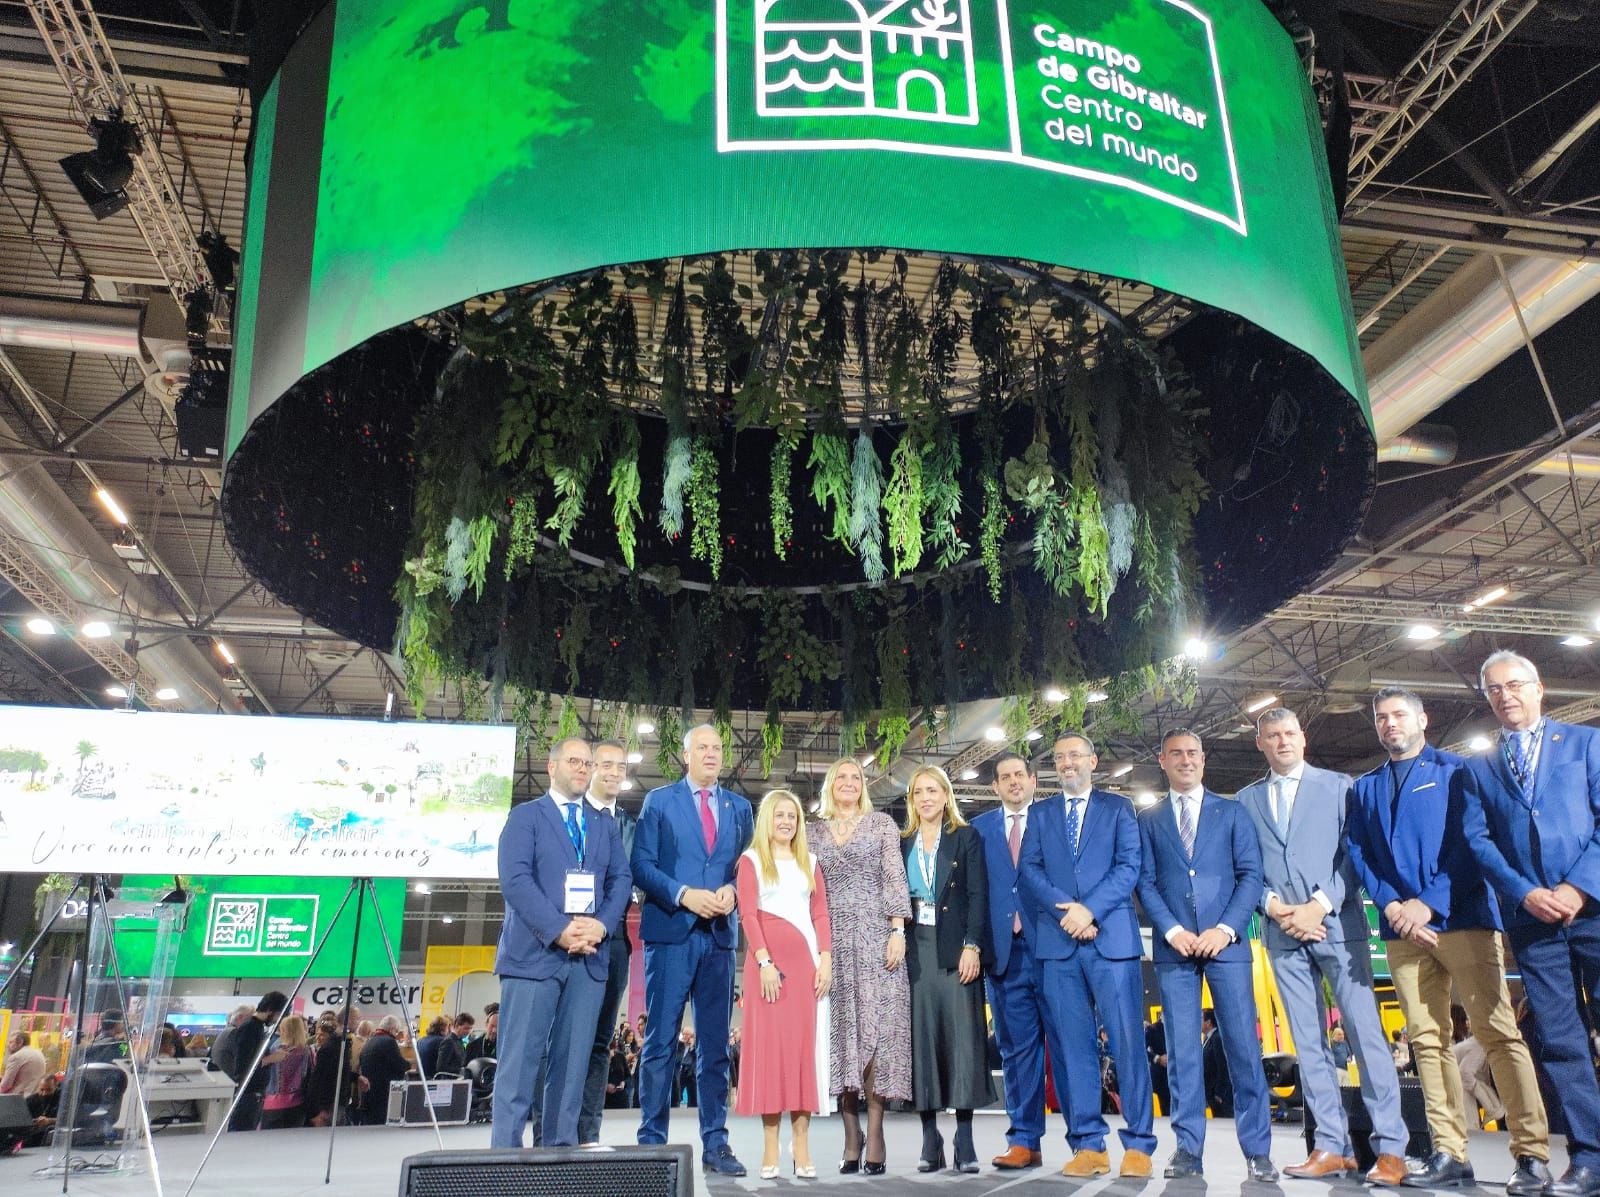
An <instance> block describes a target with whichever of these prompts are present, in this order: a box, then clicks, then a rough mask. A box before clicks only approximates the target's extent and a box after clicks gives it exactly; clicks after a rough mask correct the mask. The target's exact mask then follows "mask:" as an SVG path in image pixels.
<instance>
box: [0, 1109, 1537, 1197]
mask: <svg viewBox="0 0 1600 1197" xmlns="http://www.w3.org/2000/svg"><path fill="white" fill-rule="evenodd" d="M941 1124H942V1125H943V1128H944V1131H945V1138H946V1140H947V1141H948V1139H949V1137H950V1133H951V1129H952V1127H953V1124H954V1120H953V1119H952V1118H950V1117H949V1116H946V1117H945V1118H943V1119H941ZM636 1125H637V1124H636V1122H635V1120H634V1115H633V1114H632V1113H631V1112H624V1111H620V1110H619V1111H613V1112H610V1113H608V1114H607V1117H606V1123H605V1127H604V1132H603V1135H602V1140H603V1142H604V1143H607V1144H613V1145H622V1144H631V1143H632V1142H633V1133H634V1129H635V1127H636ZM1113 1125H1115V1122H1114V1120H1113ZM1005 1126H1006V1123H1005V1117H1004V1115H1003V1114H1001V1113H998V1112H996V1113H988V1114H986V1113H979V1114H978V1115H977V1127H976V1131H977V1134H976V1138H977V1143H978V1151H979V1158H980V1159H981V1160H982V1161H983V1165H984V1167H983V1172H982V1173H981V1174H980V1175H977V1176H962V1175H959V1174H957V1173H953V1172H944V1173H936V1174H930V1175H926V1176H925V1175H921V1174H919V1173H918V1172H917V1171H916V1158H917V1150H918V1148H919V1146H920V1145H921V1141H922V1139H921V1129H920V1127H919V1124H918V1122H917V1119H916V1118H915V1117H914V1116H911V1115H895V1116H891V1117H890V1119H889V1123H888V1126H887V1137H888V1146H889V1172H888V1174H887V1175H886V1176H883V1177H878V1178H871V1177H841V1176H838V1175H837V1174H836V1172H835V1168H836V1167H837V1166H838V1159H839V1153H840V1150H841V1146H842V1143H843V1131H842V1129H841V1128H840V1125H839V1121H838V1119H837V1118H830V1119H818V1120H817V1121H816V1122H815V1123H814V1124H813V1128H812V1133H811V1141H812V1146H813V1152H814V1154H815V1157H816V1163H817V1170H818V1173H819V1175H818V1179H817V1180H814V1181H805V1180H794V1179H792V1178H791V1177H790V1176H789V1175H787V1174H788V1170H789V1160H788V1157H787V1154H785V1158H784V1161H783V1168H784V1172H785V1175H784V1176H783V1177H781V1178H780V1179H778V1180H768V1181H763V1180H759V1179H757V1177H756V1175H755V1173H756V1170H757V1166H758V1165H759V1164H760V1162H761V1128H760V1124H759V1123H758V1122H756V1121H755V1120H754V1119H750V1118H735V1119H732V1120H731V1123H730V1127H729V1130H730V1135H731V1139H732V1145H733V1149H734V1152H735V1153H736V1154H737V1155H738V1156H739V1158H740V1160H742V1161H743V1162H744V1164H745V1165H746V1166H747V1167H748V1168H749V1169H750V1175H749V1176H747V1177H745V1178H744V1179H742V1180H726V1179H722V1178H717V1179H714V1180H712V1181H710V1182H709V1183H708V1182H707V1181H706V1179H705V1177H704V1176H703V1174H701V1173H700V1172H699V1153H698V1129H697V1123H696V1121H695V1115H694V1111H693V1110H687V1111H685V1110H675V1111H674V1112H673V1118H672V1130H673V1134H672V1138H673V1141H674V1142H694V1143H695V1144H696V1157H695V1163H696V1172H695V1192H696V1195H697V1197H708V1195H709V1197H717V1195H718V1194H729V1195H731V1194H735V1193H738V1192H743V1191H750V1192H756V1191H760V1192H764V1193H766V1194H768V1197H783V1194H784V1193H785V1192H788V1193H792V1194H793V1195H794V1197H803V1195H804V1194H805V1193H814V1194H819V1195H820V1194H822V1193H832V1194H845V1193H854V1194H855V1195H856V1197H864V1195H865V1193H866V1192H867V1191H868V1190H869V1188H870V1191H871V1192H872V1193H873V1194H874V1195H875V1197H909V1195H911V1194H913V1193H916V1194H921V1195H922V1197H930V1191H931V1189H932V1188H933V1187H938V1186H957V1187H958V1188H959V1191H960V1193H961V1194H962V1195H963V1197H979V1195H980V1194H981V1195H983V1197H987V1195H988V1194H991V1193H998V1192H1000V1191H1001V1190H1011V1191H1020V1190H1023V1189H1024V1188H1025V1186H1027V1185H1033V1186H1035V1188H1034V1189H1032V1190H1028V1191H1027V1192H1028V1193H1029V1194H1031V1195H1033V1197H1047V1195H1048V1194H1053V1193H1059V1192H1063V1191H1066V1190H1069V1189H1070V1190H1080V1189H1081V1190H1082V1191H1084V1192H1086V1193H1100V1192H1105V1193H1107V1194H1109V1195H1119V1194H1132V1193H1140V1194H1143V1195H1145V1197H1150V1195H1154V1194H1159V1193H1165V1192H1168V1191H1170V1192H1171V1193H1173V1194H1174V1195H1175V1197H1176V1195H1177V1194H1184V1195H1187V1197H1195V1195H1198V1194H1201V1193H1206V1192H1215V1193H1219V1194H1220V1193H1237V1192H1240V1191H1241V1190H1248V1191H1250V1192H1252V1193H1259V1194H1261V1195H1262V1197H1267V1195H1268V1194H1271V1193H1274V1192H1277V1191H1279V1190H1280V1186H1278V1185H1258V1184H1250V1183H1248V1182H1246V1181H1245V1180H1244V1160H1243V1157H1242V1156H1241V1155H1240V1154H1239V1148H1238V1144H1237V1143H1235V1142H1234V1140H1233V1134H1232V1129H1233V1124H1232V1123H1231V1122H1226V1121H1223V1122H1213V1123H1212V1124H1211V1133H1210V1134H1209V1135H1208V1145H1207V1150H1206V1179H1205V1183H1199V1182H1196V1181H1192V1180H1190V1181H1165V1180H1163V1179H1161V1176H1160V1170H1161V1166H1162V1165H1163V1164H1164V1163H1165V1162H1166V1159H1167V1156H1168V1155H1170V1154H1171V1152H1172V1146H1173V1140H1172V1134H1171V1130H1170V1127H1169V1125H1168V1123H1167V1121H1166V1119H1158V1120H1157V1121H1156V1134H1157V1137H1158V1139H1159V1143H1158V1145H1157V1148H1156V1153H1155V1160H1156V1172H1157V1175H1156V1178H1155V1179H1154V1180H1152V1181H1149V1182H1146V1183H1143V1184H1140V1183H1138V1182H1132V1181H1118V1180H1117V1179H1116V1178H1115V1177H1114V1176H1113V1177H1110V1178H1106V1177H1101V1178H1098V1179H1096V1180H1093V1181H1089V1182H1087V1183H1079V1182H1075V1181H1070V1180H1067V1179H1066V1178H1065V1177H1063V1176H1061V1175H1060V1168H1061V1165H1062V1164H1063V1163H1064V1162H1065V1161H1066V1159H1067V1156H1068V1152H1067V1148H1066V1144H1065V1141H1064V1139H1063V1138H1062V1126H1061V1122H1060V1119H1059V1118H1052V1120H1051V1127H1050V1134H1051V1138H1050V1139H1049V1140H1048V1141H1047V1142H1046V1144H1045V1152H1044V1158H1045V1166H1044V1167H1043V1168H1035V1169H1032V1170H1029V1171H1027V1172H1020V1173H1018V1172H1009V1173H1007V1172H997V1171H995V1170H994V1169H993V1168H991V1167H990V1166H989V1164H988V1161H989V1159H990V1158H991V1157H993V1156H995V1155H997V1154H999V1152H1001V1151H1002V1150H1004V1148H1005V1142H1004V1140H1005ZM1219 1132H1220V1133H1219ZM442 1133H443V1136H444V1145H445V1147H446V1148H449V1149H451V1150H462V1149H467V1148H476V1147H486V1146H487V1145H488V1141H489V1128H488V1127H487V1126H458V1127H445V1128H443V1130H442ZM206 1141H207V1140H206V1138H205V1137H204V1136H202V1135H197V1134H175V1135H170V1136H158V1138H157V1141H156V1145H157V1161H158V1163H159V1166H160V1169H161V1182H162V1189H163V1191H164V1193H165V1194H166V1195H167V1197H182V1195H183V1194H184V1192H185V1191H186V1190H188V1189H189V1187H190V1184H191V1182H193V1181H195V1169H196V1167H197V1166H198V1165H199V1162H200V1158H201V1156H202V1155H203V1154H204V1152H205V1146H206ZM784 1141H785V1143H787V1127H786V1128H785V1140H784ZM437 1146H438V1144H437V1142H436V1140H435V1139H434V1136H433V1132H432V1131H431V1130H428V1129H412V1128H402V1127H341V1128H340V1130H339V1132H338V1136H337V1138H336V1140H335V1142H334V1154H333V1180H332V1183H331V1184H329V1185H324V1184H323V1179H322V1178H323V1173H324V1171H325V1169H326V1166H327V1159H328V1132H327V1131H326V1130H297V1131H260V1132H257V1133H255V1134H243V1135H241V1134H229V1135H224V1136H223V1137H222V1139H221V1140H220V1141H219V1142H218V1144H217V1149H216V1151H215V1152H213V1153H212V1156H211V1161H210V1162H209V1163H208V1164H207V1165H206V1168H205V1171H204V1172H203V1173H202V1174H201V1176H200V1178H199V1180H198V1182H196V1183H194V1187H193V1194H194V1197H301V1195H304V1197H313V1195H318V1194H328V1193H337V1194H338V1197H396V1195H397V1193H398V1185H399V1175H400V1161H401V1160H402V1159H403V1158H404V1157H406V1156H408V1155H412V1154H414V1153H417V1152H423V1151H431V1150H434V1149H435V1148H436V1147H437ZM1471 1151H1472V1161H1473V1165H1474V1167H1475V1168H1476V1170H1477V1173H1478V1176H1479V1179H1480V1184H1481V1186H1482V1188H1483V1190H1484V1191H1489V1190H1491V1189H1492V1190H1493V1191H1495V1192H1500V1191H1502V1186H1503V1185H1504V1183H1505V1179H1506V1177H1507V1176H1508V1175H1509V1174H1510V1172H1511V1158H1510V1156H1509V1155H1508V1154H1507V1151H1506V1136H1505V1135H1503V1134H1487V1133H1481V1134H1476V1135H1474V1136H1473V1139H1472V1148H1471ZM1553 1152H1554V1156H1555V1158H1554V1159H1553V1160H1552V1161H1551V1164H1552V1167H1553V1168H1554V1169H1555V1171H1556V1174H1557V1175H1559V1174H1560V1173H1561V1172H1562V1171H1563V1170H1564V1169H1565V1168H1566V1150H1565V1142H1564V1141H1563V1142H1562V1143H1560V1144H1556V1145H1553ZM1272 1154H1273V1160H1274V1162H1275V1163H1277V1165H1278V1166H1279V1167H1280V1168H1281V1167H1282V1166H1283V1165H1285V1164H1291V1163H1296V1162H1298V1161H1299V1160H1301V1159H1304V1158H1305V1146H1304V1143H1303V1141H1302V1140H1301V1138H1300V1128H1299V1126H1297V1125H1295V1126H1278V1127H1275V1128H1274V1132H1273V1152H1272ZM1119 1155H1120V1150H1119V1149H1118V1148H1117V1147H1116V1146H1115V1145H1113V1148H1112V1165H1113V1168H1114V1167H1115V1165H1116V1161H1117V1158H1118V1156H1119ZM46 1156H47V1152H45V1151H43V1150H32V1151H28V1152H24V1153H23V1154H21V1155H18V1156H12V1157H8V1158H4V1159H0V1193H4V1194H6V1197H45V1195H46V1194H53V1193H60V1192H61V1177H60V1176H59V1174H58V1175H56V1176H53V1177H41V1176H35V1175H34V1170H35V1169H36V1168H38V1167H40V1166H41V1165H43V1164H44V1163H45V1159H46ZM69 1184H70V1188H69V1192H71V1193H76V1194H81V1195H82V1197H143V1195H145V1194H152V1193H155V1192H156V1186H155V1184H154V1182H153V1179H152V1177H151V1175H150V1174H149V1172H148V1171H143V1172H139V1173H135V1174H132V1175H123V1176H106V1175H93V1174H75V1175H74V1176H73V1177H72V1178H71V1180H70V1182H69ZM1281 1189H1282V1191H1284V1192H1287V1193H1289V1194H1290V1195H1291V1197H1292V1195H1293V1194H1294V1193H1297V1192H1298V1193H1303V1194H1310V1195H1313V1197H1314V1195H1315V1194H1317V1193H1321V1192H1324V1191H1326V1190H1328V1189H1335V1190H1342V1191H1345V1192H1349V1193H1355V1192H1358V1191H1359V1186H1358V1185H1357V1184H1356V1182H1354V1181H1352V1180H1344V1181H1334V1182H1329V1181H1324V1182H1312V1181H1284V1182H1282V1184H1281ZM1465 1191H1466V1192H1471V1190H1465Z"/></svg>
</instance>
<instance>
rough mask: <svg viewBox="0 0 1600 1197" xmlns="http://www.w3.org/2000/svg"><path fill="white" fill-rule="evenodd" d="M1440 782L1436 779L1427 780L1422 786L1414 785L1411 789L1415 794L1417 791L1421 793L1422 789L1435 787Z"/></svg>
mask: <svg viewBox="0 0 1600 1197" xmlns="http://www.w3.org/2000/svg"><path fill="white" fill-rule="evenodd" d="M1438 784H1439V783H1438V782H1436V781H1425V782H1423V783H1422V784H1421V785H1420V786H1413V787H1412V789H1411V792H1412V793H1413V794H1416V793H1420V792H1421V791H1422V790H1431V789H1433V787H1434V786H1436V785H1438Z"/></svg>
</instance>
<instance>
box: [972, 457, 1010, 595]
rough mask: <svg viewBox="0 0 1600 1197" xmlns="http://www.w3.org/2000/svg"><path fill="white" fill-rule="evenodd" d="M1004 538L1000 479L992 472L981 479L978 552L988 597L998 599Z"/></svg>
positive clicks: (1000, 585)
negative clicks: (1001, 547) (986, 580)
mask: <svg viewBox="0 0 1600 1197" xmlns="http://www.w3.org/2000/svg"><path fill="white" fill-rule="evenodd" d="M1005 538H1006V508H1005V503H1004V502H1002V501H1001V498H1000V479H998V478H996V477H994V476H993V475H992V474H991V475H989V476H987V477H985V478H984V480H983V517H982V520H981V522H980V523H979V524H978V552H979V553H980V554H981V555H982V557H983V569H984V573H985V574H986V575H987V577H988V579H989V597H990V598H991V599H993V600H994V601H995V602H997V603H998V602H999V601H1000V592H1001V590H1002V589H1003V587H1004V579H1003V578H1002V576H1001V572H1000V546H1001V545H1002V544H1003V543H1005Z"/></svg>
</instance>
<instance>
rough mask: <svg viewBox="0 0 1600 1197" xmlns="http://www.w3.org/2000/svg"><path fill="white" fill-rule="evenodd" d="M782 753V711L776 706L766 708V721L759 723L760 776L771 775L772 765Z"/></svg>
mask: <svg viewBox="0 0 1600 1197" xmlns="http://www.w3.org/2000/svg"><path fill="white" fill-rule="evenodd" d="M782 753H783V712H782V711H780V710H778V708H776V707H770V706H769V707H768V708H767V717H766V721H765V722H764V723H762V725H761V776H762V777H763V778H766V777H771V776H772V766H773V765H774V764H776V763H777V760H778V757H779V756H781V755H782Z"/></svg>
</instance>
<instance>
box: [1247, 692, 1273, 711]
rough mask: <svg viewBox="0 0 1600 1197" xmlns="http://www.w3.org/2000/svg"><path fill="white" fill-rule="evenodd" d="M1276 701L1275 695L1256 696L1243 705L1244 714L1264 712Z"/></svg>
mask: <svg viewBox="0 0 1600 1197" xmlns="http://www.w3.org/2000/svg"><path fill="white" fill-rule="evenodd" d="M1277 701H1278V696H1277V695H1276V694H1257V695H1256V696H1255V697H1254V698H1252V699H1251V700H1250V701H1249V702H1247V703H1245V704H1244V710H1245V714H1247V715H1254V714H1255V713H1256V712H1257V711H1264V710H1266V709H1267V708H1268V707H1270V706H1272V705H1273V704H1274V703H1276V702H1277Z"/></svg>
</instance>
